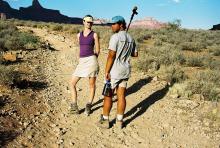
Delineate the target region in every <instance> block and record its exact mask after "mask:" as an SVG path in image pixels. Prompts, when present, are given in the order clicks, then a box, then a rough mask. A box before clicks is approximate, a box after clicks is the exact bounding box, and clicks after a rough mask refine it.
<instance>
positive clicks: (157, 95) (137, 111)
mask: <svg viewBox="0 0 220 148" xmlns="http://www.w3.org/2000/svg"><path fill="white" fill-rule="evenodd" d="M168 89H169V86H168V85H166V86H165V87H164V88H162V89H161V90H158V91H156V92H154V93H153V94H151V95H150V96H149V97H147V98H145V99H144V100H143V101H141V102H140V103H138V104H137V105H136V106H134V107H133V108H131V109H130V110H129V111H128V112H127V113H126V114H125V116H124V117H125V118H128V119H127V120H125V121H124V126H127V125H128V124H129V123H130V122H132V121H133V120H134V119H136V118H137V117H139V116H141V115H142V114H143V113H144V112H146V110H147V109H148V107H150V106H151V105H152V104H154V103H155V102H157V101H158V100H160V99H162V98H163V97H164V96H165V95H166V94H167V92H168Z"/></svg>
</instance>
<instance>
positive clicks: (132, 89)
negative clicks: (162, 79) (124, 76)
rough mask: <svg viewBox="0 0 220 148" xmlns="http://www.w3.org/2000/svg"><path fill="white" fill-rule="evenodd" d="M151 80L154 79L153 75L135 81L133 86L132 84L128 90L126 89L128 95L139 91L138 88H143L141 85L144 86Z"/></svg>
mask: <svg viewBox="0 0 220 148" xmlns="http://www.w3.org/2000/svg"><path fill="white" fill-rule="evenodd" d="M151 80H152V77H147V78H144V79H140V80H138V81H137V82H135V83H134V84H133V85H132V86H130V87H129V88H128V89H127V91H126V96H128V95H130V94H133V93H135V92H137V91H138V90H140V89H141V87H143V86H144V85H146V84H147V83H150V82H151Z"/></svg>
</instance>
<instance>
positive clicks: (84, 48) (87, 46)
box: [79, 31, 95, 57]
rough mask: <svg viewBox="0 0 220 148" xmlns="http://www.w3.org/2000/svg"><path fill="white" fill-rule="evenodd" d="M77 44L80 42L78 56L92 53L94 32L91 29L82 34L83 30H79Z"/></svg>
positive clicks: (86, 55)
mask: <svg viewBox="0 0 220 148" xmlns="http://www.w3.org/2000/svg"><path fill="white" fill-rule="evenodd" d="M79 44H80V57H88V56H91V55H94V45H95V39H94V32H93V31H91V32H90V33H89V34H88V36H86V37H85V36H84V35H83V32H80V36H79Z"/></svg>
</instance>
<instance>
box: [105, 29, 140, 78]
mask: <svg viewBox="0 0 220 148" xmlns="http://www.w3.org/2000/svg"><path fill="white" fill-rule="evenodd" d="M108 49H109V50H113V51H116V58H115V61H114V64H113V66H112V69H111V71H110V74H111V78H113V79H118V80H120V79H126V78H129V77H130V73H131V66H130V57H131V54H132V52H137V49H136V44H135V41H134V39H133V38H132V37H131V36H130V35H129V34H128V33H126V31H119V32H118V33H115V34H113V35H112V36H111V39H110V41H109V47H108Z"/></svg>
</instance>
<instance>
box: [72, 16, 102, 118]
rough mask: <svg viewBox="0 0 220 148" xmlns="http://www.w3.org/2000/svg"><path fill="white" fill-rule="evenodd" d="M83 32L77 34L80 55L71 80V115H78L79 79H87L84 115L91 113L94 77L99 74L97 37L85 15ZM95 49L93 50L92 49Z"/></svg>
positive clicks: (90, 18) (88, 17)
mask: <svg viewBox="0 0 220 148" xmlns="http://www.w3.org/2000/svg"><path fill="white" fill-rule="evenodd" d="M83 25H84V30H83V31H82V32H80V33H78V34H77V39H78V41H79V46H80V53H79V57H80V58H79V64H78V65H77V67H76V69H75V71H74V73H73V75H72V79H71V91H72V103H71V105H70V111H71V113H72V114H79V109H78V105H77V91H76V85H77V83H78V81H79V80H80V79H81V78H85V77H87V78H89V81H88V82H89V87H90V96H89V99H88V103H87V104H86V107H85V114H86V115H89V114H90V113H91V107H92V102H93V99H94V96H95V83H96V77H97V75H98V72H99V64H98V60H97V58H98V55H99V53H100V44H99V37H98V35H97V33H95V32H94V31H93V30H92V25H93V17H92V16H91V15H86V16H85V17H84V18H83ZM94 47H95V48H94Z"/></svg>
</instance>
